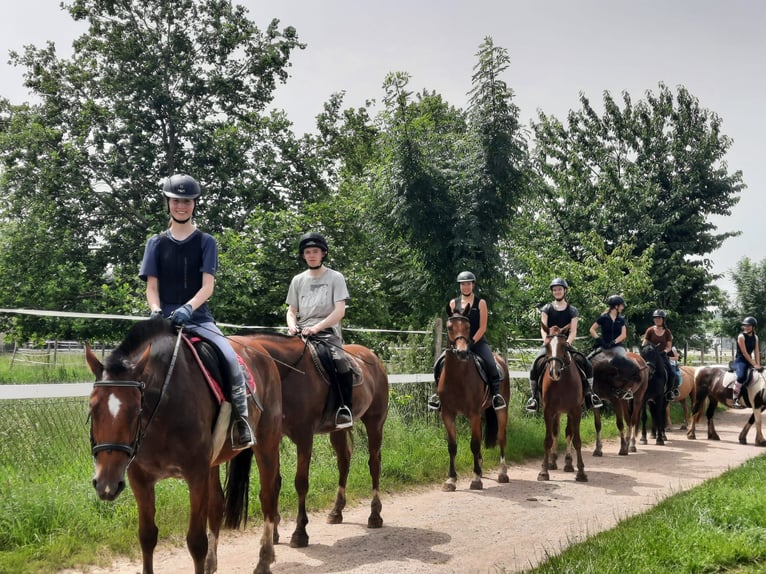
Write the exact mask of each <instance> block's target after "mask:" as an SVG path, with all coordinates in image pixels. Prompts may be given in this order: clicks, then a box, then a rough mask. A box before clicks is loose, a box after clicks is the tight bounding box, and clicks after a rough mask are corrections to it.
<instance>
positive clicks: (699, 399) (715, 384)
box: [686, 365, 766, 446]
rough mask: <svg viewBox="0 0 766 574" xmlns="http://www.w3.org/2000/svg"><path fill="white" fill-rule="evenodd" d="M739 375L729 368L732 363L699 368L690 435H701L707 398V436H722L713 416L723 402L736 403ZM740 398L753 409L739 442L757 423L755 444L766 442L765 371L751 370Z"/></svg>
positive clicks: (712, 438) (765, 444)
mask: <svg viewBox="0 0 766 574" xmlns="http://www.w3.org/2000/svg"><path fill="white" fill-rule="evenodd" d="M736 378H737V376H736V373H734V372H731V371H729V368H728V366H725V365H713V366H710V367H701V368H699V369H698V370H697V375H696V377H695V385H696V396H695V399H694V407H693V408H692V423H691V427H690V428H689V430H688V431H687V432H686V437H687V438H689V439H692V440H694V439H696V438H697V435H696V432H695V431H696V427H697V423H698V422H699V420H700V418H701V417H702V407H703V406H704V405H705V400H706V399H707V409H706V410H705V415H706V416H707V438H708V440H721V438H720V437H719V436H718V433H717V432H716V430H715V423H714V421H713V418H714V417H715V412H716V408H717V407H718V403H719V402H720V403H723V404H724V405H726V406H728V407H731V406H733V404H732V389H731V385H732V384H733V383H734V381H735V380H736ZM739 400H740V402H742V403H743V404H745V405H747V406H748V407H750V408H752V409H753V412H752V414H751V416H750V418H749V420H748V421H747V422H746V423H745V426H744V428H743V429H742V432H741V433H740V435H739V442H741V443H742V444H745V443H746V442H747V433H748V431H749V430H750V428H751V427H752V426H753V424H754V423H755V430H756V435H755V444H756V445H757V446H766V439H765V438H764V436H763V433H762V431H761V419H762V412H763V410H764V408H766V377H764V374H763V373H760V372H758V371H756V370H752V371H751V372H750V379H749V381H748V382H747V384H745V385H744V386H743V387H742V390H741V392H740V397H739Z"/></svg>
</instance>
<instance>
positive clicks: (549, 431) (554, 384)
mask: <svg viewBox="0 0 766 574" xmlns="http://www.w3.org/2000/svg"><path fill="white" fill-rule="evenodd" d="M543 329H544V330H545V332H546V333H547V335H546V337H545V362H544V363H543V364H542V371H543V375H542V391H541V397H542V401H543V405H542V410H543V418H544V419H545V454H544V456H543V466H542V470H541V471H540V473H539V474H538V475H537V480H549V479H550V475H549V473H548V470H556V469H557V468H558V467H557V464H556V461H557V458H558V453H557V452H556V451H557V442H558V436H559V423H560V420H561V415H562V414H565V415H566V416H567V428H566V456H565V458H564V472H574V466H573V465H572V447H574V449H575V452H576V453H577V474H576V475H575V480H576V481H577V482H587V481H588V475H586V474H585V464H584V463H583V460H582V440H581V439H580V419H581V417H582V404H583V398H584V396H583V388H582V376H581V375H580V371H579V370H578V369H577V365H576V363H575V361H574V359H573V358H572V354H571V353H570V349H569V345H568V344H567V335H566V332H564V331H562V330H561V329H560V328H559V327H555V326H554V327H550V328H548V327H547V326H545V325H544V326H543Z"/></svg>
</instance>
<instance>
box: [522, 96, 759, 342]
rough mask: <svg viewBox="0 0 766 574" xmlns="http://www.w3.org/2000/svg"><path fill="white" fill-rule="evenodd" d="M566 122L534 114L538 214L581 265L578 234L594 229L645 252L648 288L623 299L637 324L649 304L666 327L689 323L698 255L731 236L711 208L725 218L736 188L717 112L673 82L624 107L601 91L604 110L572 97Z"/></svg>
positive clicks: (737, 176) (610, 248)
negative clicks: (576, 103) (665, 314)
mask: <svg viewBox="0 0 766 574" xmlns="http://www.w3.org/2000/svg"><path fill="white" fill-rule="evenodd" d="M580 102H581V105H582V109H581V110H580V111H571V112H570V113H569V116H568V118H567V125H564V124H563V123H562V122H560V121H559V120H557V119H556V118H553V117H548V116H547V115H545V114H544V113H540V116H539V121H538V122H536V123H534V124H533V129H534V132H535V139H536V141H537V147H536V150H535V158H536V162H537V166H538V168H539V170H540V173H541V175H542V176H543V177H544V178H545V181H546V183H548V185H547V186H545V187H543V188H541V189H543V193H542V195H541V200H542V203H543V211H544V212H545V213H546V214H547V217H548V221H549V224H550V227H551V233H553V234H554V235H556V236H557V237H558V238H559V239H560V241H561V242H562V243H563V245H564V249H565V250H566V251H567V252H568V253H569V255H570V256H571V257H572V259H573V260H574V261H577V262H580V263H583V262H584V260H583V253H582V251H581V249H580V245H579V237H580V235H579V232H594V233H596V234H597V235H598V236H600V237H601V238H602V240H603V245H604V251H605V253H606V254H611V253H612V252H614V250H616V249H618V248H619V247H620V246H625V245H630V246H631V249H632V255H633V256H634V257H638V256H640V255H641V254H643V253H645V252H647V251H648V250H649V249H652V255H651V257H652V265H651V270H650V273H651V277H652V283H653V293H652V294H651V295H650V296H649V297H647V298H645V299H642V300H640V301H635V302H629V308H628V313H629V315H630V316H631V317H632V318H633V319H634V321H635V322H636V323H637V324H638V325H639V326H644V327H645V326H646V325H648V324H649V323H650V314H651V310H652V309H653V308H656V307H663V308H665V309H668V310H670V311H671V317H672V318H673V320H674V321H673V330H674V334H675V333H678V334H679V335H682V336H683V335H685V334H688V333H691V332H694V331H695V330H697V329H698V328H699V327H700V325H701V320H702V319H703V318H704V316H705V315H704V313H705V307H706V305H707V302H708V298H709V295H710V286H711V284H712V281H713V280H714V279H715V277H714V276H713V275H712V273H711V272H710V267H711V264H710V261H709V260H707V259H706V258H705V257H706V256H707V255H709V254H710V253H711V252H712V251H713V250H715V249H716V248H718V247H720V245H721V244H722V243H723V241H725V240H726V239H727V238H728V237H731V236H733V235H736V233H715V229H714V227H713V226H712V225H711V224H709V223H708V216H710V215H713V214H715V215H729V214H730V212H731V208H732V206H734V205H735V204H736V203H737V201H738V200H739V198H738V193H739V192H740V191H741V190H742V189H743V187H744V186H743V184H742V176H741V173H740V172H738V171H737V172H734V173H729V172H728V167H727V164H726V161H725V157H726V152H727V151H728V149H729V147H730V146H731V140H730V139H729V138H728V137H727V136H725V135H724V134H723V133H722V131H721V123H722V122H721V119H720V118H719V117H718V116H717V115H716V114H715V113H713V112H710V111H708V110H705V109H703V108H702V107H701V106H700V105H699V102H698V101H697V99H696V98H694V97H693V96H692V95H691V94H689V92H688V91H687V90H686V89H685V88H683V87H679V88H678V90H677V92H676V94H675V95H674V94H673V93H671V91H670V90H669V89H668V88H667V87H666V86H664V85H662V84H660V86H659V90H658V92H657V93H656V94H655V93H652V92H650V91H649V92H647V93H646V99H645V100H644V101H640V102H638V103H637V104H635V105H634V104H633V102H632V100H631V98H630V96H629V94H627V93H623V101H622V104H623V105H622V107H620V106H619V105H618V104H617V102H616V101H615V100H614V99H613V98H612V96H611V95H610V94H609V92H605V93H604V100H603V107H604V111H603V114H601V115H599V114H598V113H597V112H596V110H595V109H594V108H593V107H592V106H591V104H590V102H589V100H588V99H587V98H586V97H585V96H584V95H582V96H581V97H580Z"/></svg>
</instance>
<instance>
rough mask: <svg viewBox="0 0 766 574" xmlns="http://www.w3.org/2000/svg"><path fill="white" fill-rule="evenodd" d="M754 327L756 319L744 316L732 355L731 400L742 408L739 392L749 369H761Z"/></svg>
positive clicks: (759, 352)
mask: <svg viewBox="0 0 766 574" xmlns="http://www.w3.org/2000/svg"><path fill="white" fill-rule="evenodd" d="M756 327H758V321H756V320H755V317H745V318H744V319H742V332H741V333H740V334H739V335H738V336H737V351H736V354H735V356H734V370H735V371H736V372H737V382H736V383H734V390H733V393H732V400H733V401H734V406H735V407H737V408H742V407H741V405H740V404H739V393H740V391H741V390H742V386H743V385H744V384H745V383H746V382H747V380H748V378H749V377H750V369H757V370H759V371H760V370H762V367H761V351H760V348H759V344H758V335H756V334H755V329H756Z"/></svg>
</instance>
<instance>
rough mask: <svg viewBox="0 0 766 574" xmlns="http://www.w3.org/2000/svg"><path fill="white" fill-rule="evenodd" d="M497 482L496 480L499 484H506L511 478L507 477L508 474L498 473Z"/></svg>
mask: <svg viewBox="0 0 766 574" xmlns="http://www.w3.org/2000/svg"><path fill="white" fill-rule="evenodd" d="M497 482H498V483H499V484H508V483H509V482H511V479H510V478H508V475H507V474H499V475H498V476H497Z"/></svg>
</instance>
